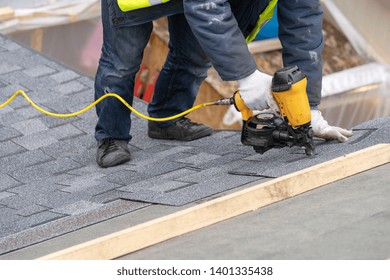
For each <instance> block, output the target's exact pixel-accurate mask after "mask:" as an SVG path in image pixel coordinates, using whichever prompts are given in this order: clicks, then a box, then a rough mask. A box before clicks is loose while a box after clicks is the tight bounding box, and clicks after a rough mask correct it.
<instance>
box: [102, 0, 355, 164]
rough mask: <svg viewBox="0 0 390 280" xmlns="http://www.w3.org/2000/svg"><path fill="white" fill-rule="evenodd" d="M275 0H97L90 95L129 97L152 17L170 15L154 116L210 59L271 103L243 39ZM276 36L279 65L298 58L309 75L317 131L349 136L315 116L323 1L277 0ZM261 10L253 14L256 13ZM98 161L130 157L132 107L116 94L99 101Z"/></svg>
mask: <svg viewBox="0 0 390 280" xmlns="http://www.w3.org/2000/svg"><path fill="white" fill-rule="evenodd" d="M276 2H277V1H276V0H229V1H228V0H170V1H169V0H149V1H145V0H102V1H101V5H102V22H103V47H102V55H101V58H100V61H99V67H98V70H97V74H96V78H95V98H96V99H97V98H99V97H100V96H102V95H103V94H105V93H109V92H113V93H116V94H118V95H120V96H121V97H122V98H123V99H124V100H126V101H127V102H128V103H129V104H132V101H133V90H134V80H135V76H136V73H137V71H138V70H139V67H140V64H141V60H142V57H143V52H144V49H145V47H146V45H147V43H148V41H149V38H150V35H151V32H152V28H153V23H152V21H153V20H156V19H158V18H161V17H165V16H167V17H168V28H169V34H170V41H169V53H168V56H167V59H166V62H165V64H164V66H163V68H162V69H161V72H160V74H159V77H158V80H157V82H156V86H155V91H154V96H153V100H152V101H151V103H150V104H149V105H148V113H149V115H150V116H152V117H168V116H172V115H175V114H178V113H181V112H183V111H185V110H187V109H189V108H191V107H192V106H193V103H194V101H195V98H196V95H197V93H198V90H199V87H200V85H201V83H202V82H203V80H204V79H205V78H206V76H207V70H208V69H209V68H210V67H211V66H213V67H214V68H215V69H216V70H217V72H218V74H219V75H220V77H221V78H222V79H223V80H226V81H237V82H238V89H239V91H240V94H241V97H242V99H243V100H244V102H245V104H246V105H247V106H248V107H249V108H250V109H252V110H263V109H268V108H270V106H272V104H275V103H274V101H273V97H272V94H271V89H270V85H271V79H272V77H271V76H269V75H267V74H265V73H262V72H260V71H259V70H258V69H257V65H256V62H255V60H254V57H253V56H252V54H251V53H250V52H249V50H248V46H247V43H248V42H249V41H250V40H252V39H253V38H254V37H255V36H256V34H257V32H258V31H259V29H260V27H261V26H262V25H264V23H265V22H266V21H267V19H269V18H270V17H272V14H273V8H274V7H275V4H276ZM277 9H278V20H279V39H280V41H281V43H282V45H283V63H284V66H288V65H297V66H298V67H299V68H300V69H301V71H302V72H303V73H305V74H306V76H307V77H308V85H307V93H308V97H309V102H310V106H311V114H312V127H313V130H314V133H315V136H317V137H322V138H325V139H337V140H338V141H340V142H344V141H346V140H347V137H349V136H351V134H352V133H351V132H350V131H347V130H344V129H341V128H338V127H332V126H329V125H328V123H327V122H326V121H325V120H324V119H323V117H322V116H321V113H320V111H319V110H318V105H319V103H320V100H321V95H320V93H321V81H322V49H323V34H322V16H323V13H322V8H321V5H320V1H319V0H297V1H289V0H279V2H278V5H277ZM260 14H261V16H260V17H259V15H260ZM96 110H97V115H98V117H99V119H98V122H97V125H96V129H95V138H96V140H97V141H98V150H97V159H96V160H97V163H98V165H99V166H101V167H110V166H114V165H118V164H122V163H124V162H126V161H129V160H130V158H131V157H130V152H129V149H128V142H129V141H130V139H131V135H130V129H131V119H130V111H129V110H128V109H127V108H126V107H125V106H124V105H123V104H122V103H121V102H120V101H118V100H116V99H105V100H104V101H103V102H101V103H100V104H98V105H97V109H96ZM212 131H213V130H212V129H211V128H210V127H208V126H206V125H203V124H197V123H194V122H192V121H190V120H189V119H188V118H185V117H182V118H179V119H176V120H174V121H169V122H164V123H156V122H149V123H148V135H149V137H151V138H157V139H175V140H179V141H191V140H194V139H198V138H201V137H205V136H208V135H210V134H211V133H212Z"/></svg>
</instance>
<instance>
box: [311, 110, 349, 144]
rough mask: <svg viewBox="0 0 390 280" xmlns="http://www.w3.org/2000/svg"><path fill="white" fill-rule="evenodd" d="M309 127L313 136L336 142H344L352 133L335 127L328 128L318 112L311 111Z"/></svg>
mask: <svg viewBox="0 0 390 280" xmlns="http://www.w3.org/2000/svg"><path fill="white" fill-rule="evenodd" d="M310 112H311V127H312V128H313V131H314V136H317V137H319V138H323V139H326V140H337V141H339V142H346V141H347V140H348V137H351V136H352V131H350V130H346V129H344V128H341V127H337V126H330V125H329V124H328V122H327V121H326V120H324V118H323V117H322V114H321V112H320V111H319V110H311V111H310Z"/></svg>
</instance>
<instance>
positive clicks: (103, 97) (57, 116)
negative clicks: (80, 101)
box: [0, 89, 215, 122]
mask: <svg viewBox="0 0 390 280" xmlns="http://www.w3.org/2000/svg"><path fill="white" fill-rule="evenodd" d="M17 95H22V96H23V97H24V98H25V99H26V100H27V101H28V102H29V103H30V104H31V106H32V107H34V108H35V109H36V110H38V111H39V112H41V113H43V114H45V115H48V116H51V117H55V118H70V117H75V116H78V115H81V114H83V113H85V112H87V111H88V110H90V109H91V108H92V107H94V106H96V105H97V104H98V103H99V102H101V101H102V100H103V99H106V98H108V97H114V98H116V99H118V100H119V101H120V102H122V103H123V104H124V105H125V106H126V107H127V108H129V109H130V111H132V112H133V113H134V114H136V115H137V116H139V117H141V118H144V119H146V120H149V121H155V122H166V121H170V120H174V119H177V118H180V117H182V116H184V115H187V114H189V113H191V112H192V111H195V110H197V109H199V108H201V107H205V106H210V105H214V104H215V102H207V103H202V104H199V105H196V106H194V107H192V108H190V109H188V110H186V111H184V112H182V113H180V114H177V115H174V116H171V117H166V118H153V117H149V116H146V115H144V114H142V113H140V112H139V111H137V110H136V109H134V108H133V107H132V106H131V105H130V104H129V103H127V102H126V101H125V100H124V99H123V98H122V97H120V96H119V95H118V94H116V93H106V94H105V95H103V96H101V97H100V98H99V99H97V100H95V101H94V102H93V103H91V104H89V105H88V106H87V107H85V108H84V109H81V110H80V111H77V112H74V113H69V114H58V113H52V112H49V111H47V110H45V109H43V108H41V107H40V106H38V105H37V104H35V103H34V102H33V101H32V100H31V99H30V97H29V96H28V95H27V94H26V93H25V92H24V91H23V90H21V89H20V90H18V91H16V92H15V93H14V94H13V95H12V96H11V97H10V98H8V100H7V101H5V102H4V103H3V104H0V109H2V108H4V107H5V106H7V105H8V104H9V103H11V102H12V100H14V99H15V97H16V96H17Z"/></svg>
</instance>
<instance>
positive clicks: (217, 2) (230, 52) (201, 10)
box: [183, 0, 257, 81]
mask: <svg viewBox="0 0 390 280" xmlns="http://www.w3.org/2000/svg"><path fill="white" fill-rule="evenodd" d="M183 6H184V14H185V16H186V18H187V21H188V23H189V25H190V26H191V29H192V32H193V33H194V35H195V36H196V38H197V40H198V41H199V43H200V45H201V46H202V48H203V50H204V51H205V52H206V54H207V55H208V57H209V59H210V60H211V63H212V64H213V66H214V68H215V69H216V70H217V72H218V74H219V75H220V76H221V78H222V79H223V80H227V81H234V80H238V79H241V78H244V77H246V76H248V75H250V74H252V73H253V72H254V71H255V70H256V69H257V65H256V61H255V60H254V58H253V56H252V54H251V53H250V52H249V50H248V46H247V44H246V42H245V38H244V35H243V34H242V32H241V30H240V28H239V26H238V24H237V21H236V18H235V17H234V15H233V13H232V9H231V7H230V4H229V1H227V0H183Z"/></svg>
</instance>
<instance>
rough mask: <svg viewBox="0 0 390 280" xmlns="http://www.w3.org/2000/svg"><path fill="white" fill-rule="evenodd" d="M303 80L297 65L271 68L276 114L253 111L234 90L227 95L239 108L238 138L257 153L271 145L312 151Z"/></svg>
mask: <svg viewBox="0 0 390 280" xmlns="http://www.w3.org/2000/svg"><path fill="white" fill-rule="evenodd" d="M306 84H307V78H306V76H305V75H304V74H303V73H302V72H301V71H300V70H299V68H298V67H297V66H290V67H285V68H283V69H280V70H278V71H276V72H275V74H274V76H273V79H272V85H271V88H272V94H273V96H274V98H275V100H276V102H277V104H278V106H279V109H280V114H281V116H280V117H279V116H277V115H276V114H273V113H260V114H257V115H254V114H253V111H252V110H250V109H249V108H248V107H247V106H246V105H245V103H244V101H243V100H242V99H241V96H240V94H239V92H238V91H237V92H236V93H235V94H234V95H233V97H232V98H231V99H232V100H231V103H233V104H234V106H235V107H236V109H237V110H238V111H239V112H241V116H242V120H243V127H242V133H241V142H242V143H243V144H244V145H248V146H253V148H254V149H255V151H256V152H257V153H261V154H262V153H264V152H266V151H267V150H269V149H271V148H282V147H292V146H301V147H304V148H305V152H306V154H307V155H313V154H314V153H315V147H314V141H313V137H314V133H313V130H312V128H311V126H310V125H311V114H310V105H309V100H308V98H307V94H306Z"/></svg>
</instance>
